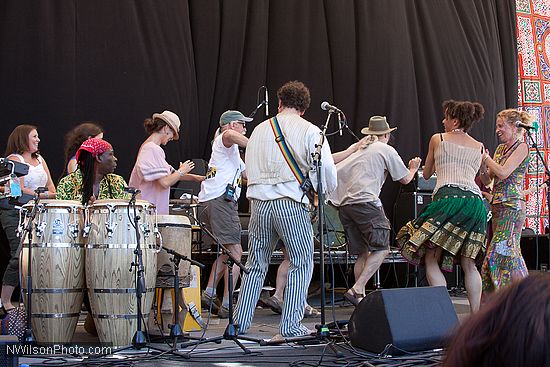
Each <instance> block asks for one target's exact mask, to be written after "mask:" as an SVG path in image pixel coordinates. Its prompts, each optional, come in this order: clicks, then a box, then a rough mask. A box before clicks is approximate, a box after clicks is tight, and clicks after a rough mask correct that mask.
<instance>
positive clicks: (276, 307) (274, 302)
mask: <svg viewBox="0 0 550 367" xmlns="http://www.w3.org/2000/svg"><path fill="white" fill-rule="evenodd" d="M264 303H265V304H266V305H268V306H269V308H271V311H273V312H275V313H278V314H279V315H280V314H282V313H283V307H282V302H281V300H279V299H278V298H277V297H275V296H271V297H269V298H268V299H264Z"/></svg>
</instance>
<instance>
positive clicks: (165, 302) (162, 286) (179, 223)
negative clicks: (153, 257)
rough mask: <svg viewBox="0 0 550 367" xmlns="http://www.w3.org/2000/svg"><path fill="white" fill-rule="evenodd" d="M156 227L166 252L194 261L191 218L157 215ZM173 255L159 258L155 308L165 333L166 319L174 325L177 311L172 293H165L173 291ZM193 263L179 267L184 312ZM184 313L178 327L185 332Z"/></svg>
mask: <svg viewBox="0 0 550 367" xmlns="http://www.w3.org/2000/svg"><path fill="white" fill-rule="evenodd" d="M157 225H158V230H159V232H160V237H161V238H162V245H163V247H165V248H169V249H171V250H174V251H176V252H177V253H179V254H181V255H184V256H187V257H188V258H191V223H190V221H189V218H187V217H186V216H183V215H157ZM171 258H172V255H170V254H168V253H167V252H165V251H161V252H160V253H159V254H158V257H157V280H156V288H157V289H158V290H161V291H157V298H156V306H157V307H156V308H157V315H158V317H157V321H158V322H159V324H160V325H161V326H162V327H163V331H168V330H167V329H166V328H165V326H166V324H167V323H165V322H164V318H165V317H166V316H170V317H171V318H172V323H173V322H174V313H175V312H176V311H177V310H174V309H173V302H174V299H173V295H174V294H173V293H172V292H165V290H167V289H173V288H174V274H175V272H174V263H173V262H172V261H170V259H171ZM189 269H190V263H189V261H183V260H182V261H180V263H179V271H178V275H179V287H180V299H179V305H180V306H181V307H182V308H184V304H183V296H182V295H183V290H182V289H181V288H184V287H189V282H190V275H189ZM184 316H185V312H180V317H179V323H180V326H181V327H182V328H183V320H184Z"/></svg>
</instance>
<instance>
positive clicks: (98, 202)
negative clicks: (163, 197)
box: [92, 199, 154, 207]
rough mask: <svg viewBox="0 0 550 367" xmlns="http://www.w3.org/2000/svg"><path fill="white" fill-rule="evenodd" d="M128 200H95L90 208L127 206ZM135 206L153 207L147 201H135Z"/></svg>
mask: <svg viewBox="0 0 550 367" xmlns="http://www.w3.org/2000/svg"><path fill="white" fill-rule="evenodd" d="M129 202H130V200H124V199H103V200H96V201H94V203H93V204H92V206H108V205H110V206H128V203H129ZM136 206H145V207H154V205H153V204H152V203H150V202H148V201H147V200H136Z"/></svg>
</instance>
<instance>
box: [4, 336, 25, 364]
mask: <svg viewBox="0 0 550 367" xmlns="http://www.w3.org/2000/svg"><path fill="white" fill-rule="evenodd" d="M19 345H21V344H19V339H18V338H17V337H16V336H14V335H0V367H17V366H19V356H18V354H19V351H18V350H16V347H17V346H19Z"/></svg>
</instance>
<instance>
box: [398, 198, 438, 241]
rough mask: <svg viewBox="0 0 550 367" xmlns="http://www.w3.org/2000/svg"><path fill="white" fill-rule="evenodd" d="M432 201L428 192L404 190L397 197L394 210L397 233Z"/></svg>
mask: <svg viewBox="0 0 550 367" xmlns="http://www.w3.org/2000/svg"><path fill="white" fill-rule="evenodd" d="M431 202H432V194H431V193H428V192H402V193H400V194H399V196H398V197H397V201H396V202H395V208H394V211H393V220H392V226H393V230H394V231H395V233H397V232H398V231H399V230H400V229H401V227H403V226H404V225H405V223H407V222H408V221H410V220H412V219H415V218H416V217H417V216H418V214H419V213H420V212H421V211H422V209H424V207H425V206H426V205H428V204H429V203H431Z"/></svg>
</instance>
